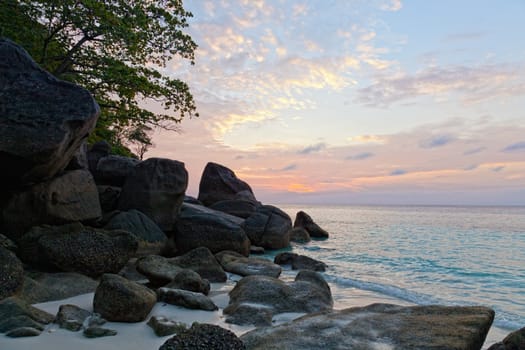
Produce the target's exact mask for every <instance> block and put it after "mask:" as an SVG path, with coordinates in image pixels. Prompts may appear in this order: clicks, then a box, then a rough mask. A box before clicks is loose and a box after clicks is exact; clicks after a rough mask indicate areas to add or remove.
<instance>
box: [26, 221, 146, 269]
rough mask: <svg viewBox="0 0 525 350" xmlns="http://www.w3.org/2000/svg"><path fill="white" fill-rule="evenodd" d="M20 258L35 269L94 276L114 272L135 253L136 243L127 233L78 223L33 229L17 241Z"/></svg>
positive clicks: (133, 237)
mask: <svg viewBox="0 0 525 350" xmlns="http://www.w3.org/2000/svg"><path fill="white" fill-rule="evenodd" d="M20 246H21V248H20V256H21V258H22V259H23V260H24V261H25V262H27V263H30V264H33V265H35V266H37V267H52V268H55V269H58V270H60V271H66V272H79V273H82V274H84V275H87V276H92V277H97V276H100V275H101V274H103V273H107V272H111V273H117V272H118V271H120V269H122V267H124V265H126V263H127V262H128V260H129V259H130V258H131V257H132V256H133V255H134V254H135V252H136V251H137V247H138V242H137V239H136V238H135V236H133V235H132V234H130V233H128V232H126V231H118V230H115V231H106V230H102V229H96V228H91V227H87V226H83V225H81V224H78V223H77V224H67V225H62V226H47V225H44V226H37V227H33V228H32V229H31V230H30V231H29V232H28V233H27V234H25V235H24V236H23V237H22V238H21V239H20Z"/></svg>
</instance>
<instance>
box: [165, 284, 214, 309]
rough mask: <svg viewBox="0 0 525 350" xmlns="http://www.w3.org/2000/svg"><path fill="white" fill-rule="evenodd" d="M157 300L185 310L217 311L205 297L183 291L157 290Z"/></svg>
mask: <svg viewBox="0 0 525 350" xmlns="http://www.w3.org/2000/svg"><path fill="white" fill-rule="evenodd" d="M157 300H158V301H160V302H164V303H168V304H171V305H177V306H181V307H184V308H187V309H196V310H205V311H215V310H218V309H219V308H218V307H217V305H215V304H214V303H213V301H212V300H211V299H210V298H208V297H207V296H205V295H203V294H201V293H195V292H190V291H189V290H183V289H171V288H164V287H162V288H159V289H157Z"/></svg>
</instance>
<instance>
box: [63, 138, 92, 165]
mask: <svg viewBox="0 0 525 350" xmlns="http://www.w3.org/2000/svg"><path fill="white" fill-rule="evenodd" d="M87 152H88V144H87V140H84V141H82V143H81V144H80V147H79V148H78V149H77V151H76V152H75V154H74V155H73V157H72V158H71V160H70V161H69V164H68V165H67V167H66V170H78V169H82V170H89V164H88V159H87Z"/></svg>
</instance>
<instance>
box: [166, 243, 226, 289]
mask: <svg viewBox="0 0 525 350" xmlns="http://www.w3.org/2000/svg"><path fill="white" fill-rule="evenodd" d="M170 262H171V263H173V264H176V265H178V266H180V267H182V268H184V269H190V270H193V271H195V272H197V273H198V274H199V275H200V276H201V277H202V278H205V279H207V280H208V281H210V282H226V273H225V272H224V270H223V269H222V267H221V265H220V264H219V262H218V261H217V259H215V256H213V254H212V253H211V251H210V250H209V249H208V248H206V247H199V248H195V249H193V250H191V251H189V252H188V253H186V254H184V255H181V256H177V257H175V258H171V259H170Z"/></svg>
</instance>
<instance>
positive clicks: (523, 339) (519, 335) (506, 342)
mask: <svg viewBox="0 0 525 350" xmlns="http://www.w3.org/2000/svg"><path fill="white" fill-rule="evenodd" d="M524 349H525V327H523V328H521V329H518V330H517V331H515V332H512V333H510V334H509V335H507V336H506V337H505V339H503V340H502V341H500V342H498V343H496V344H493V345H492V346H491V347H490V348H489V349H488V350H524Z"/></svg>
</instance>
